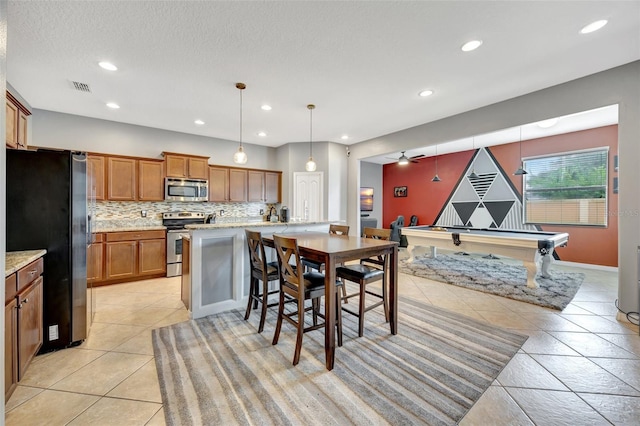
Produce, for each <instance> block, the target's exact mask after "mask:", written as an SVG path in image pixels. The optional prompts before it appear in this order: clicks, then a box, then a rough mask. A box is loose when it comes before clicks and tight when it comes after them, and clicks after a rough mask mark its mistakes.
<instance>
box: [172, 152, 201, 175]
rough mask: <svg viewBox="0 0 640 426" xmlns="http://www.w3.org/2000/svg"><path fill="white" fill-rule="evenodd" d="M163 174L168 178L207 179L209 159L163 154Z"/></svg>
mask: <svg viewBox="0 0 640 426" xmlns="http://www.w3.org/2000/svg"><path fill="white" fill-rule="evenodd" d="M163 155H164V163H165V172H166V175H167V176H168V177H184V178H191V179H204V180H206V179H208V178H209V158H208V157H199V156H194V155H183V154H176V153H171V152H164V153H163Z"/></svg>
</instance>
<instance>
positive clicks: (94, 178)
mask: <svg viewBox="0 0 640 426" xmlns="http://www.w3.org/2000/svg"><path fill="white" fill-rule="evenodd" d="M87 161H88V164H87V166H88V167H87V178H88V179H89V182H91V184H90V185H91V188H90V191H91V193H90V194H89V197H93V199H95V200H96V201H104V200H105V196H104V194H105V190H104V188H105V182H106V179H105V170H106V169H105V158H104V157H103V156H101V155H89V156H87Z"/></svg>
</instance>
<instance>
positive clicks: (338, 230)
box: [329, 224, 349, 235]
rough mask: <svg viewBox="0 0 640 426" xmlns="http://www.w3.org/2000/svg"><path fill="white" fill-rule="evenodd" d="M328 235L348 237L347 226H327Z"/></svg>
mask: <svg viewBox="0 0 640 426" xmlns="http://www.w3.org/2000/svg"><path fill="white" fill-rule="evenodd" d="M329 233H330V234H335V235H349V225H334V224H330V225H329Z"/></svg>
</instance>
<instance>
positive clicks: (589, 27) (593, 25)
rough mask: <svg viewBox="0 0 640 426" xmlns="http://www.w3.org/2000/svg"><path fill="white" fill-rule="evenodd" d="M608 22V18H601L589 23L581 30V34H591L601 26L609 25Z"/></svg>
mask: <svg viewBox="0 0 640 426" xmlns="http://www.w3.org/2000/svg"><path fill="white" fill-rule="evenodd" d="M607 22H608V21H607V20H606V19H601V20H599V21H595V22H592V23H590V24H589V25H586V26H585V27H584V28H582V29H581V30H580V34H589V33H592V32H594V31H598V30H599V29H600V28H602V27H604V26H605V25H607Z"/></svg>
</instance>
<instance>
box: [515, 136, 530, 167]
mask: <svg viewBox="0 0 640 426" xmlns="http://www.w3.org/2000/svg"><path fill="white" fill-rule="evenodd" d="M513 174H514V175H516V176H522V175H527V174H529V173H528V172H527V171H526V170H525V169H524V162H523V161H522V126H520V167H518V170H516V171H515V172H514V173H513Z"/></svg>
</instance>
